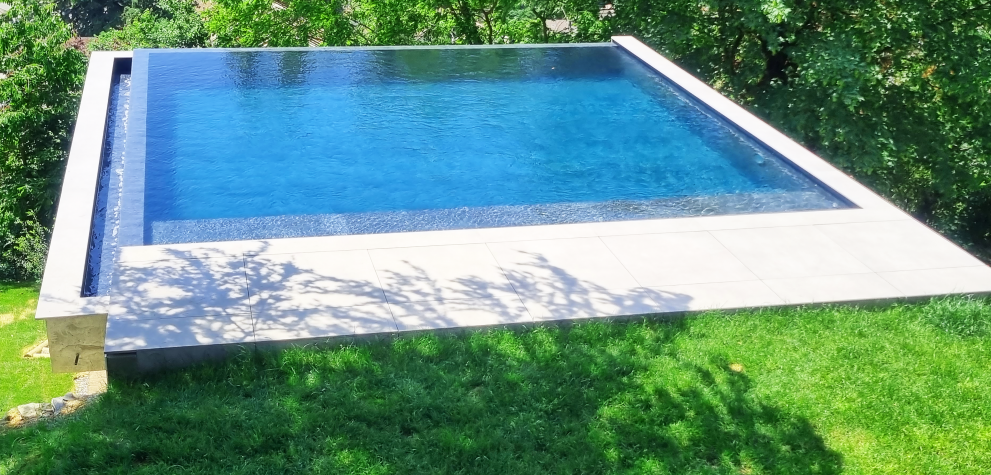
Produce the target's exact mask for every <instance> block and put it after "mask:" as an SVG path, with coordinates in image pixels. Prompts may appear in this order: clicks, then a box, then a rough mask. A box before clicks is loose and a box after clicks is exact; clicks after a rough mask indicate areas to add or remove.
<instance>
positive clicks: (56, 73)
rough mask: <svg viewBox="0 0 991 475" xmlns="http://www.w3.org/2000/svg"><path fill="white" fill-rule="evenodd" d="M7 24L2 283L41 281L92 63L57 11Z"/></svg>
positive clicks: (41, 9)
mask: <svg viewBox="0 0 991 475" xmlns="http://www.w3.org/2000/svg"><path fill="white" fill-rule="evenodd" d="M0 19H2V22H0V72H2V73H3V74H2V76H0V78H2V79H0V251H2V254H0V276H3V277H4V278H11V277H15V278H27V277H37V276H39V275H40V273H41V271H42V268H43V262H44V257H45V253H46V251H47V239H48V233H49V228H50V226H51V224H52V220H53V218H54V216H53V214H54V208H55V201H56V198H57V196H58V188H59V183H60V181H61V177H62V172H63V170H64V165H65V158H66V152H67V150H68V148H69V133H70V132H69V131H71V130H72V124H73V119H74V117H75V113H76V108H77V106H78V100H79V91H80V89H81V88H82V82H83V74H84V72H85V68H86V58H85V57H84V56H83V54H82V53H80V52H79V51H76V50H74V49H71V48H69V47H67V46H66V43H67V42H68V41H69V39H70V38H71V37H72V31H71V29H70V27H69V26H68V25H66V24H65V23H64V22H63V21H62V20H61V19H60V18H59V16H58V15H57V14H56V12H55V8H54V6H53V5H52V4H51V3H45V2H40V1H38V0H14V1H13V2H12V3H11V9H10V11H9V12H7V14H6V15H4V16H3V17H2V18H0Z"/></svg>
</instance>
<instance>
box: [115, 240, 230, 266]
mask: <svg viewBox="0 0 991 475" xmlns="http://www.w3.org/2000/svg"><path fill="white" fill-rule="evenodd" d="M241 251H242V243H240V242H236V241H228V242H196V243H182V244H167V245H159V246H124V247H121V248H120V255H119V256H118V258H117V260H118V262H120V263H122V264H129V263H132V262H148V261H170V260H175V259H217V258H222V259H240V258H241V256H242V252H241Z"/></svg>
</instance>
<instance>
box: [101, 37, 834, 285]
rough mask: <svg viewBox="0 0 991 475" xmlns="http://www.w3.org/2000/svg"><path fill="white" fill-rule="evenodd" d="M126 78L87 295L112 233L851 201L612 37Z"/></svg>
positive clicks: (198, 65)
mask: <svg viewBox="0 0 991 475" xmlns="http://www.w3.org/2000/svg"><path fill="white" fill-rule="evenodd" d="M127 73H129V74H121V75H120V76H119V77H118V79H117V80H116V82H115V83H114V87H113V89H112V91H111V96H112V97H111V106H110V114H109V115H108V131H107V141H106V145H105V151H104V164H103V170H102V173H101V177H102V178H101V182H100V185H99V190H98V194H97V206H96V211H95V213H94V223H95V224H94V226H93V236H92V238H91V244H90V251H89V258H88V261H89V264H88V267H89V270H88V273H87V275H88V278H87V284H86V286H85V287H86V288H88V289H89V293H90V294H93V295H96V294H99V293H100V290H99V289H100V288H101V287H102V288H107V286H108V285H109V284H108V283H109V282H110V280H111V277H112V276H111V275H110V274H111V273H112V269H103V268H102V265H101V262H104V261H107V262H112V261H113V258H114V255H115V254H114V253H115V250H116V249H117V248H118V247H119V246H135V245H157V244H174V243H196V242H215V241H232V240H244V239H269V238H284V237H303V236H331V235H346V234H375V233H390V232H408V231H425V230H446V229H465V228H485V227H503V226H521V225H541V224H564V223H582V222H602V221H622V220H636V219H650V218H664V217H677V216H700V215H718V214H743V213H762V212H777V211H798V210H817V209H834V208H845V207H848V206H849V204H848V202H847V201H845V200H844V199H842V198H840V197H839V196H838V195H836V194H835V193H833V192H832V191H830V190H829V189H827V188H826V187H824V186H823V185H821V184H820V183H818V182H817V181H816V180H814V179H812V178H810V177H808V176H807V175H806V174H805V173H804V172H802V171H801V170H799V169H798V168H797V167H795V166H793V165H792V164H791V163H789V162H788V161H787V160H785V159H783V158H782V157H780V156H779V155H778V154H776V153H775V152H773V151H771V150H769V149H768V148H766V147H765V146H763V145H762V144H760V143H759V142H757V141H755V140H753V139H751V138H749V137H748V136H747V135H746V134H745V133H743V132H741V131H740V130H739V129H738V128H737V127H736V126H734V125H732V124H730V123H728V122H727V121H725V120H724V119H722V118H721V117H720V116H719V115H718V114H716V113H714V112H711V111H709V110H708V109H707V108H706V106H704V105H701V104H700V103H699V102H698V101H697V100H695V99H692V98H690V97H689V95H687V94H685V93H683V92H682V91H680V90H679V89H678V87H677V86H675V85H673V84H672V83H670V82H669V80H668V79H666V78H664V77H663V76H661V75H660V74H658V73H657V72H656V71H654V70H653V69H651V68H650V67H648V66H646V65H645V64H644V63H642V62H641V61H640V60H639V59H638V58H637V57H635V56H633V55H631V54H630V53H628V52H627V51H626V50H624V49H623V48H620V47H618V46H616V45H615V44H612V43H606V44H591V45H538V46H518V47H482V48H473V47H430V48H367V49H361V48H336V49H335V48H330V49H316V50H314V49H304V50H242V51H238V50H137V51H135V52H134V57H133V61H132V66H131V68H130V70H129V71H127ZM101 282H102V283H101Z"/></svg>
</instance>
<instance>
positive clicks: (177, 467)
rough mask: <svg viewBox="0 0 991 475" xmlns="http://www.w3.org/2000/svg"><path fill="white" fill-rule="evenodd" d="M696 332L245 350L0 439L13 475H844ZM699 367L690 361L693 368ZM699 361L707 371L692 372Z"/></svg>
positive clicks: (595, 328)
mask: <svg viewBox="0 0 991 475" xmlns="http://www.w3.org/2000/svg"><path fill="white" fill-rule="evenodd" d="M689 325H690V321H687V320H679V321H676V322H657V321H638V322H628V323H602V322H593V323H583V324H579V325H575V326H569V327H540V328H536V329H531V330H523V329H518V330H516V331H511V330H505V329H502V330H484V331H478V332H469V333H465V334H461V335H437V334H424V335H419V336H415V337H410V338H398V339H395V340H383V341H376V342H366V343H364V344H361V345H357V346H349V345H339V346H335V347H328V348H315V347H308V348H295V349H288V350H284V351H279V352H275V351H269V352H248V351H245V352H243V353H242V354H240V355H238V356H235V357H233V358H232V359H230V360H228V361H226V362H223V363H214V364H204V365H200V366H197V367H194V368H191V369H187V370H183V371H174V372H167V373H161V374H159V375H156V376H154V377H151V376H149V377H148V378H147V379H145V380H135V381H114V382H112V384H111V388H110V391H109V392H108V393H107V394H106V395H105V397H104V398H103V399H102V400H101V401H99V402H98V403H96V404H94V405H93V406H91V407H89V408H88V409H87V410H85V411H83V413H82V414H80V415H79V416H76V417H73V418H69V419H66V420H63V421H60V422H56V423H52V424H48V425H42V426H38V427H34V428H27V429H20V430H16V431H9V432H7V433H3V434H0V450H2V451H3V454H2V455H0V469H5V470H7V471H8V472H10V473H72V472H92V473H109V472H120V473H166V472H167V473H194V472H195V473H301V472H302V473H376V474H378V473H472V474H476V473H493V474H506V473H620V472H622V473H782V474H785V473H787V474H794V473H799V474H801V473H822V474H830V473H839V472H840V471H841V468H842V458H841V456H840V455H839V454H838V453H836V452H834V451H831V450H829V449H828V448H826V447H825V445H824V443H823V440H822V439H821V438H820V437H819V436H818V435H817V434H816V433H815V430H814V428H813V427H812V426H811V425H810V423H809V422H808V421H807V420H806V419H804V418H802V417H799V416H797V415H795V414H790V413H789V412H788V411H786V410H784V409H782V408H779V407H775V405H774V404H773V403H772V402H769V401H763V400H760V399H759V398H758V397H757V396H755V394H754V393H753V392H752V391H751V384H752V383H751V381H750V379H749V378H748V376H747V375H746V373H745V372H735V371H732V370H730V369H729V366H728V365H729V363H730V362H728V361H725V360H721V359H720V358H719V357H707V356H706V355H701V356H700V357H695V358H690V357H689V356H688V355H685V354H683V353H681V352H679V351H677V350H676V349H675V347H676V346H677V345H676V344H674V343H675V340H676V339H683V338H690V336H689V335H688V333H687V329H688V326H689ZM696 356H699V355H696ZM707 358H708V359H709V361H708V363H704V364H701V365H700V364H699V363H698V361H706V359H707Z"/></svg>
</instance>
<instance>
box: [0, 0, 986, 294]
mask: <svg viewBox="0 0 991 475" xmlns="http://www.w3.org/2000/svg"><path fill="white" fill-rule="evenodd" d="M60 2H61V3H60V5H61V4H65V5H67V6H63V7H62V8H61V9H60V10H59V11H60V12H61V13H62V14H63V15H66V16H67V17H70V19H72V20H73V24H74V25H75V26H76V28H77V29H78V30H80V31H83V30H87V31H88V30H92V29H94V28H97V27H98V26H94V25H96V24H97V23H98V22H97V21H96V20H94V19H93V18H95V17H94V15H92V14H91V13H92V12H94V11H99V10H100V9H101V8H102V9H104V11H106V12H119V11H123V15H122V17H121V19H120V20H119V21H118V20H113V19H105V21H106V22H108V23H107V24H117V23H119V22H122V23H123V26H122V27H121V28H120V29H111V30H107V31H104V32H103V33H101V34H100V35H99V37H98V38H96V39H95V40H94V41H93V42H92V43H91V45H90V47H91V48H92V49H132V48H136V47H193V46H223V47H243V46H255V47H257V46H306V45H317V44H319V45H391V44H450V43H457V44H480V43H526V42H563V41H602V40H605V39H607V38H608V37H609V36H610V35H612V34H632V35H635V36H638V37H640V38H641V39H643V40H644V41H646V42H647V43H649V44H651V45H652V46H654V47H655V48H657V49H659V50H661V51H662V52H663V53H664V54H666V55H668V56H669V57H671V58H672V59H675V60H676V61H678V62H679V63H681V64H682V65H683V66H685V67H687V68H688V69H689V70H692V71H693V72H695V73H697V74H698V75H700V76H701V77H702V78H704V79H705V80H707V81H708V82H709V83H710V84H712V85H714V86H715V87H717V88H718V89H720V90H722V91H723V92H724V93H726V94H728V95H730V96H731V97H733V98H734V99H735V100H737V101H739V102H741V103H743V104H745V105H746V106H747V107H748V108H750V109H751V110H753V111H755V112H756V113H757V114H759V115H761V116H763V117H764V118H765V119H767V120H768V121H769V122H771V123H772V124H774V125H775V126H777V127H779V128H781V129H783V130H784V131H785V132H787V133H789V134H791V135H792V136H793V137H794V138H796V139H797V140H798V141H799V142H801V143H803V144H804V145H806V146H807V147H809V148H811V149H812V150H814V151H816V152H817V153H819V154H821V155H822V156H823V157H825V158H826V159H828V160H830V161H832V162H833V163H835V164H837V165H838V166H840V167H841V168H843V169H845V170H847V171H848V172H850V173H851V174H853V175H855V176H856V177H858V178H859V179H861V180H862V181H864V182H866V183H867V184H869V185H870V186H872V187H873V188H874V189H875V190H877V191H878V192H879V193H881V194H883V195H885V196H887V197H888V198H889V199H891V200H893V201H895V202H896V203H897V204H899V205H900V206H902V207H903V208H905V209H908V210H909V211H911V212H913V213H915V214H916V215H917V216H918V217H920V218H921V219H923V220H925V221H927V222H928V223H930V224H932V225H933V226H935V227H936V228H938V229H940V230H941V231H943V232H944V233H947V234H948V235H950V236H952V237H953V238H955V239H956V240H957V241H958V242H960V243H962V244H964V245H966V246H969V247H970V248H971V250H973V251H976V252H978V253H981V254H983V255H984V257H985V258H988V257H991V31H989V25H991V0H983V1H982V0H949V1H946V2H941V3H940V4H939V8H934V7H933V6H932V5H931V4H930V2H924V1H922V0H910V1H900V2H881V3H879V2H875V1H872V0H853V1H850V0H842V1H841V0H817V1H815V2H810V1H808V0H615V2H613V3H610V4H606V3H605V2H602V1H599V0H282V1H276V2H272V0H213V1H211V2H201V1H197V0H157V1H153V0H133V1H132V3H131V7H127V8H125V5H126V4H127V3H126V1H125V0H87V1H82V0H60ZM87 12H88V13H87ZM17 18H22V20H16V21H15V19H17ZM547 20H563V21H559V22H558V23H557V24H555V25H550V24H548V22H547ZM3 21H4V23H3V26H2V28H3V30H2V31H3V33H2V36H3V40H2V41H3V44H2V46H0V47H2V48H3V49H2V53H3V58H4V59H3V61H4V64H3V72H4V74H7V75H8V76H9V77H8V78H6V79H3V80H2V84H3V86H2V88H0V90H2V94H3V96H2V101H3V102H4V103H5V106H4V109H3V112H2V114H3V115H2V117H3V119H2V124H0V127H3V129H2V131H0V132H2V134H3V137H2V138H0V141H2V143H0V152H2V156H3V160H4V163H3V167H4V168H3V169H2V170H3V174H2V176H0V226H2V227H0V244H2V246H3V256H2V259H0V271H2V272H6V273H7V274H10V273H12V272H13V273H17V274H19V275H22V276H23V275H30V274H31V273H32V272H34V271H35V270H38V269H40V267H39V266H40V261H39V259H38V258H37V256H38V253H42V254H43V251H44V242H45V238H46V236H47V230H46V228H45V227H47V226H49V225H50V220H51V218H52V210H53V208H52V204H53V202H54V198H55V193H56V192H57V187H56V182H57V180H58V179H59V178H61V170H62V168H61V167H62V161H63V159H64V156H65V146H66V144H67V140H66V137H67V134H68V132H69V130H70V129H71V119H72V112H73V109H74V104H75V100H76V96H77V91H78V88H79V85H80V80H81V73H82V67H83V66H82V61H83V60H82V57H81V55H79V54H76V53H75V52H74V51H71V50H68V49H66V48H65V47H64V46H63V44H64V43H65V41H66V39H67V38H68V35H69V32H68V30H67V29H66V28H65V26H64V25H62V24H61V23H60V22H58V21H57V20H56V19H55V17H54V16H53V15H51V11H50V7H43V6H39V5H37V4H36V3H35V2H31V3H30V4H29V3H27V2H26V1H25V0H18V1H17V2H15V7H14V10H13V11H12V12H11V13H10V14H9V15H7V17H6V18H4V20H3ZM101 21H103V20H101ZM23 45H33V46H27V47H25V46H23ZM22 48H24V49H23V51H30V54H21V53H20V51H22ZM32 65H33V66H32ZM29 85H30V87H29ZM22 89H23V91H24V92H23V93H22V92H21V91H22ZM32 256H34V257H32Z"/></svg>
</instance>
